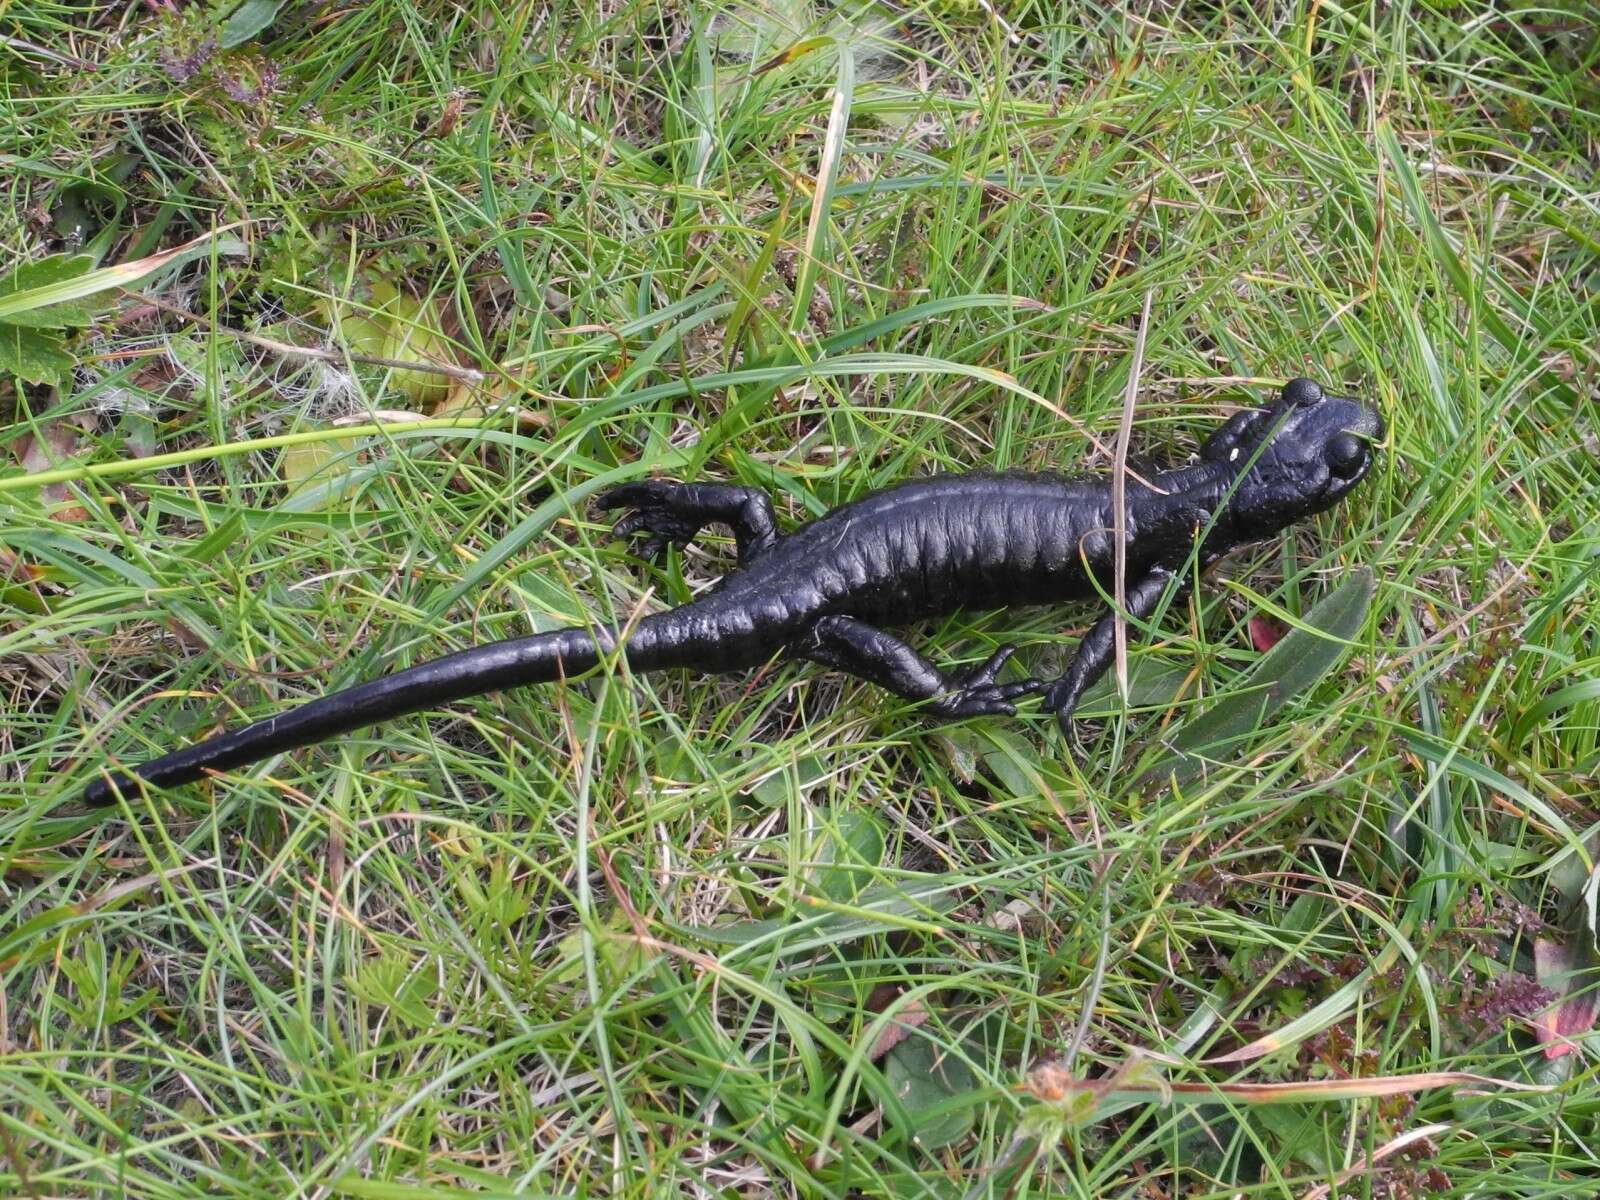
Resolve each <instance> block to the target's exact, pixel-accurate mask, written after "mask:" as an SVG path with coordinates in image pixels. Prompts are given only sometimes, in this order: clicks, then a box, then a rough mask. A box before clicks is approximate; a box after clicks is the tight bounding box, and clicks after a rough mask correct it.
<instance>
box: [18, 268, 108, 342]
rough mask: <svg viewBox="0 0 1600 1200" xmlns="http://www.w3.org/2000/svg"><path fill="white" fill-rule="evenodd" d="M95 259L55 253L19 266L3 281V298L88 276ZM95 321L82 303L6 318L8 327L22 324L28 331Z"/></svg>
mask: <svg viewBox="0 0 1600 1200" xmlns="http://www.w3.org/2000/svg"><path fill="white" fill-rule="evenodd" d="M92 266H94V260H93V259H92V258H90V257H89V256H88V255H87V254H78V255H71V256H68V255H65V254H52V255H50V256H49V257H48V258H41V259H38V260H36V261H34V262H29V263H18V264H17V265H16V266H14V267H12V268H11V270H10V271H8V272H6V274H5V276H4V277H3V278H0V297H6V296H15V295H16V294H17V293H19V292H32V291H35V290H36V289H39V288H45V287H49V286H51V285H54V284H64V283H70V282H71V281H72V280H74V279H78V278H80V277H82V276H84V275H87V274H88V273H89V268H90V267H92ZM93 319H94V318H93V316H92V315H91V314H90V312H89V310H88V308H86V307H85V306H84V305H81V304H74V303H70V302H68V303H62V304H47V305H41V306H40V307H38V308H29V309H23V310H21V311H19V312H13V313H11V314H10V315H9V316H7V317H6V318H5V323H6V324H7V325H22V326H26V327H27V328H29V329H66V328H69V327H73V326H82V325H87V324H89V322H90V321H92V320H93Z"/></svg>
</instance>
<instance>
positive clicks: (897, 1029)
mask: <svg viewBox="0 0 1600 1200" xmlns="http://www.w3.org/2000/svg"><path fill="white" fill-rule="evenodd" d="M927 1021H928V1010H927V1009H925V1008H923V1007H922V1003H921V1002H920V1001H918V1000H912V1001H910V1002H909V1003H908V1004H907V1005H906V1006H905V1007H904V1008H903V1009H901V1010H900V1011H899V1012H897V1013H895V1015H894V1020H893V1021H891V1022H889V1024H887V1025H885V1026H884V1027H883V1031H882V1032H881V1033H879V1034H878V1036H877V1038H876V1040H874V1041H873V1043H872V1047H871V1049H869V1050H868V1051H867V1058H868V1059H870V1060H872V1061H873V1062H876V1061H877V1060H878V1059H880V1058H882V1057H883V1056H884V1055H885V1054H887V1053H889V1051H891V1050H893V1049H894V1048H895V1047H896V1046H898V1045H899V1044H900V1043H901V1042H903V1041H905V1040H906V1038H908V1037H910V1036H911V1031H912V1030H913V1029H915V1028H916V1027H917V1026H918V1025H925V1024H927Z"/></svg>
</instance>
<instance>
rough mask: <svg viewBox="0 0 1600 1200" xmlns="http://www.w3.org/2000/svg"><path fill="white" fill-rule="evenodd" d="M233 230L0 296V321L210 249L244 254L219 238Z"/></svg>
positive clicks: (126, 282)
mask: <svg viewBox="0 0 1600 1200" xmlns="http://www.w3.org/2000/svg"><path fill="white" fill-rule="evenodd" d="M232 228H234V227H233V226H231V225H230V226H227V227H225V229H219V230H217V231H215V232H214V233H206V234H201V235H200V236H199V237H197V238H192V239H190V240H189V241H187V242H184V243H183V245H181V246H174V247H173V248H172V249H170V250H163V251H161V252H160V253H159V254H150V255H146V256H145V257H144V258H136V259H134V260H133V261H132V262H125V263H117V264H116V265H115V266H110V267H101V268H100V269H99V270H97V271H85V272H83V273H82V274H79V275H74V276H72V277H71V278H69V279H56V280H53V281H52V282H49V283H42V284H39V285H38V286H35V287H29V288H24V289H21V290H18V291H15V292H12V293H10V294H9V295H0V322H7V323H12V324H14V323H16V321H17V316H18V314H19V313H29V312H35V311H37V310H39V309H42V308H51V307H53V306H55V305H58V304H71V303H73V302H75V301H78V300H83V299H86V298H88V297H89V296H93V295H96V294H98V293H100V292H105V291H109V290H111V289H112V288H119V287H132V286H133V285H134V284H135V283H137V282H138V281H139V280H141V279H144V278H146V277H147V276H149V275H153V274H155V273H156V272H157V271H160V270H162V269H163V268H166V267H173V266H177V265H178V264H180V263H184V262H188V261H189V260H190V259H191V258H196V257H198V256H200V255H201V254H210V253H212V252H213V250H214V251H215V252H216V253H217V254H219V255H231V254H243V253H244V252H245V245H244V243H243V242H241V241H240V240H239V239H238V238H231V237H229V238H224V237H220V235H221V234H222V233H224V232H225V231H226V229H232ZM213 239H217V244H216V246H215V247H213V246H212V245H211V242H212V240H213Z"/></svg>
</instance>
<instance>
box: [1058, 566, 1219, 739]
mask: <svg viewBox="0 0 1600 1200" xmlns="http://www.w3.org/2000/svg"><path fill="white" fill-rule="evenodd" d="M1174 574H1175V573H1174V571H1173V570H1172V569H1171V568H1170V567H1164V566H1157V567H1153V568H1151V570H1150V573H1149V574H1147V575H1146V576H1144V578H1142V579H1140V580H1139V581H1138V582H1137V583H1135V584H1134V585H1133V586H1132V587H1131V588H1129V589H1128V594H1127V601H1128V615H1129V616H1131V617H1133V618H1135V619H1136V620H1140V621H1143V620H1145V619H1146V618H1147V617H1149V616H1150V614H1151V613H1153V612H1155V610H1156V605H1158V604H1159V603H1160V602H1161V597H1162V594H1163V593H1164V592H1165V591H1166V590H1167V585H1168V584H1169V583H1171V582H1172V581H1173V578H1174ZM1176 586H1177V589H1178V594H1180V595H1181V594H1182V593H1183V592H1184V590H1186V589H1187V587H1188V580H1187V578H1179V579H1178V580H1177V585H1176ZM1115 628H1116V621H1115V616H1114V615H1113V614H1111V613H1107V614H1106V615H1105V616H1103V617H1101V618H1100V619H1099V620H1098V621H1096V622H1095V623H1094V626H1093V627H1092V628H1091V629H1090V630H1089V632H1088V633H1086V634H1084V637H1083V641H1081V642H1079V643H1078V652H1077V654H1076V655H1074V656H1073V659H1072V662H1071V663H1069V664H1068V665H1067V670H1066V673H1065V674H1063V675H1062V676H1061V678H1060V679H1057V680H1056V681H1055V682H1054V683H1052V684H1051V685H1050V687H1049V688H1048V690H1046V692H1045V694H1044V706H1045V707H1046V708H1047V709H1050V710H1052V711H1054V713H1055V714H1056V720H1058V721H1059V722H1061V732H1063V733H1065V734H1066V735H1067V736H1068V737H1069V738H1070V737H1072V713H1073V710H1074V709H1076V708H1077V707H1078V701H1079V700H1081V699H1082V698H1083V693H1084V692H1086V691H1087V690H1088V689H1089V688H1090V687H1091V686H1092V685H1093V684H1094V682H1095V680H1097V679H1099V678H1100V676H1102V675H1104V674H1105V673H1106V668H1107V667H1109V666H1110V665H1111V659H1112V657H1113V653H1114V650H1115V637H1116V633H1115Z"/></svg>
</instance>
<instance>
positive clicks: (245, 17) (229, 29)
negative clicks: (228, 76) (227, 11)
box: [217, 0, 283, 50]
mask: <svg viewBox="0 0 1600 1200" xmlns="http://www.w3.org/2000/svg"><path fill="white" fill-rule="evenodd" d="M282 7H283V0H244V3H243V4H241V5H239V7H238V8H236V9H234V10H233V14H232V15H231V16H230V17H229V18H228V19H227V20H226V21H224V22H223V23H222V32H221V33H220V34H219V35H218V37H217V42H218V44H219V45H221V47H222V48H223V49H224V50H232V49H233V48H234V47H235V46H242V45H244V44H245V43H246V42H248V41H249V40H250V39H251V38H253V37H255V36H256V35H257V34H259V33H261V32H262V31H263V30H264V29H266V27H267V26H268V25H271V24H272V23H273V21H275V20H277V19H278V10H279V9H280V8H282Z"/></svg>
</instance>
